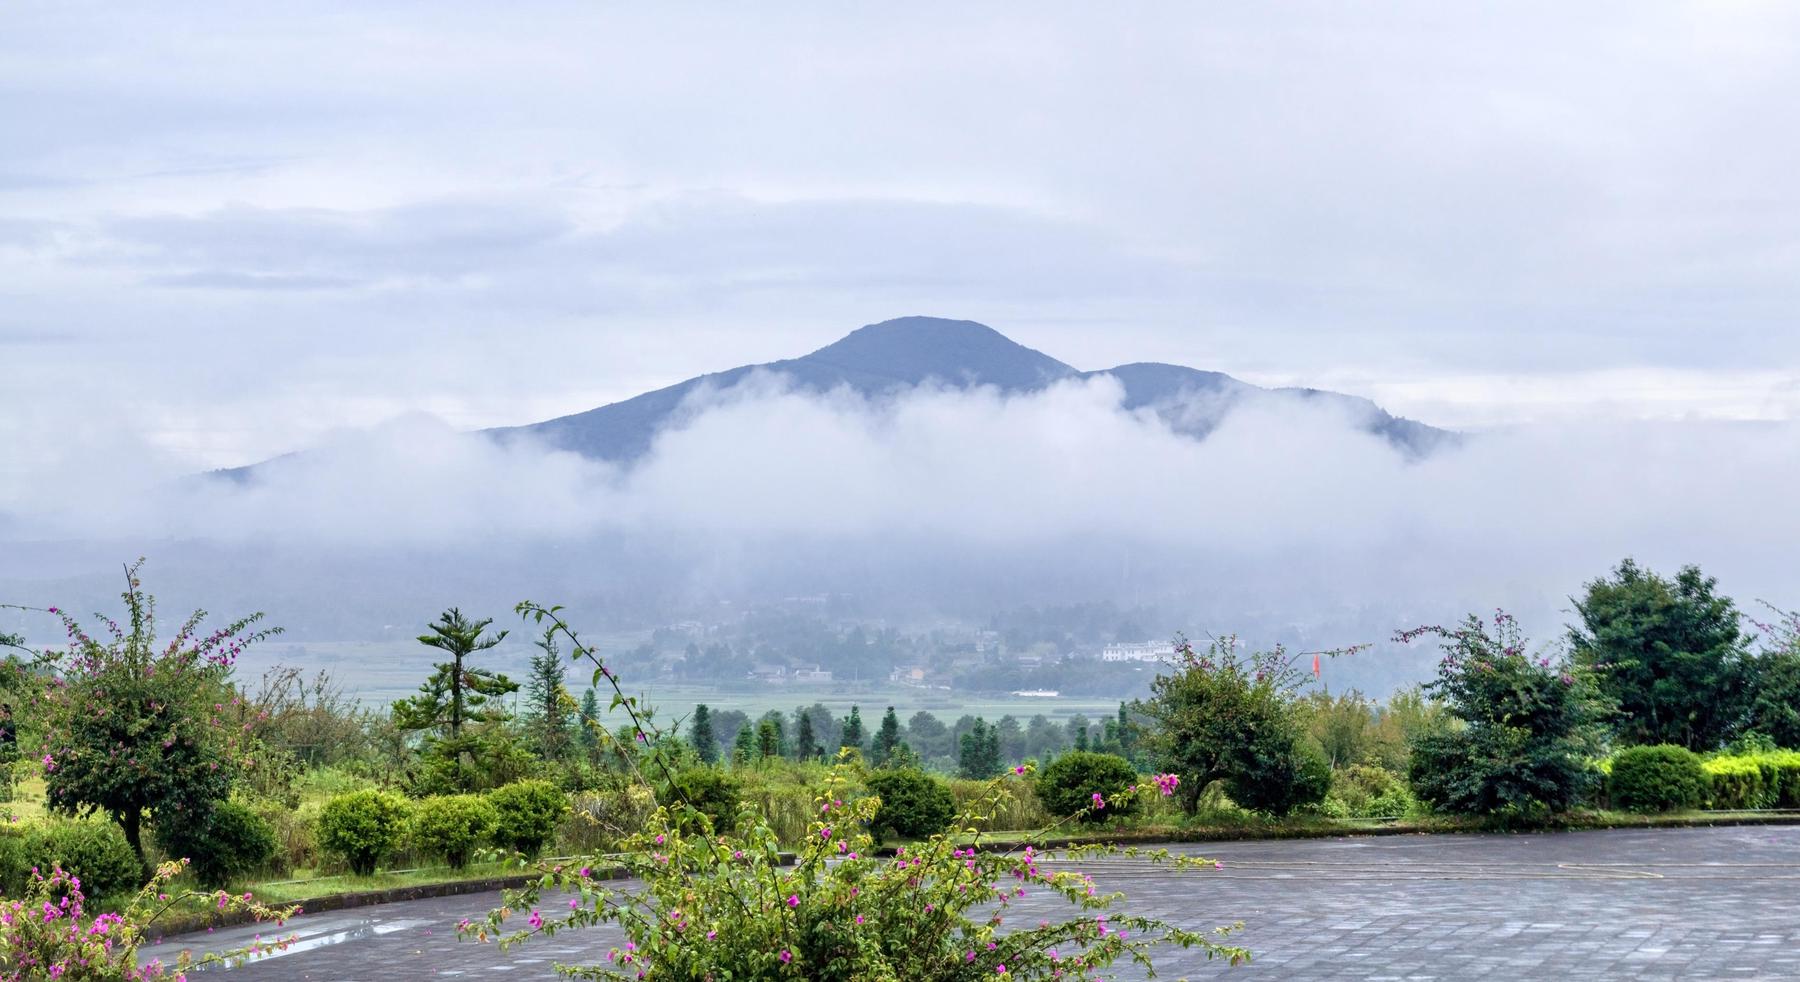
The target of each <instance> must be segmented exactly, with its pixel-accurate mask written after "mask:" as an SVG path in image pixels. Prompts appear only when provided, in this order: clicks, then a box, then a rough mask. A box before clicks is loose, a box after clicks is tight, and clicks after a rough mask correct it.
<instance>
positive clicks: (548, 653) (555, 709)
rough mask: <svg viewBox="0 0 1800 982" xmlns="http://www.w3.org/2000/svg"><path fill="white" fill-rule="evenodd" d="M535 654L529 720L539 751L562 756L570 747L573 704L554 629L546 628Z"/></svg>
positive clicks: (552, 756)
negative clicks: (570, 717) (564, 683)
mask: <svg viewBox="0 0 1800 982" xmlns="http://www.w3.org/2000/svg"><path fill="white" fill-rule="evenodd" d="M537 647H538V652H537V654H534V655H532V656H531V674H530V675H529V676H528V677H527V678H526V680H525V691H526V693H527V695H528V697H529V698H528V705H529V707H530V708H529V710H528V717H527V718H528V720H529V721H530V724H531V735H532V738H533V739H534V740H535V741H536V743H537V747H538V751H539V752H540V753H542V754H543V755H544V757H545V758H547V759H549V760H558V759H561V757H562V755H563V753H564V752H566V751H567V750H568V748H569V703H568V701H567V698H568V697H567V695H566V694H565V693H564V691H563V679H564V672H565V667H564V665H563V660H562V653H561V652H560V651H559V650H558V648H557V645H556V633H555V630H554V629H547V630H545V631H544V636H543V637H542V638H540V639H539V640H538V641H537Z"/></svg>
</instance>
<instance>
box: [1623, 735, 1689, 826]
mask: <svg viewBox="0 0 1800 982" xmlns="http://www.w3.org/2000/svg"><path fill="white" fill-rule="evenodd" d="M1608 789H1609V790H1610V791H1611V793H1612V803H1613V806H1614V807H1617V808H1623V809H1624V810H1626V811H1634V812H1667V811H1675V810H1677V809H1682V808H1693V807H1695V806H1697V805H1699V804H1700V801H1701V799H1702V798H1703V797H1705V795H1706V772H1705V771H1703V770H1701V767H1700V757H1699V755H1698V754H1695V753H1694V752H1693V751H1692V750H1689V749H1687V748H1686V747H1678V746H1675V745H1673V744H1666V743H1665V744H1661V745H1658V746H1654V747H1627V748H1625V749H1624V750H1621V751H1619V755H1618V756H1617V757H1615V758H1613V765H1612V777H1611V779H1610V782H1609V784H1608Z"/></svg>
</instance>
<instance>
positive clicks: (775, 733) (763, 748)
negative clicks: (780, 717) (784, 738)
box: [756, 716, 781, 760]
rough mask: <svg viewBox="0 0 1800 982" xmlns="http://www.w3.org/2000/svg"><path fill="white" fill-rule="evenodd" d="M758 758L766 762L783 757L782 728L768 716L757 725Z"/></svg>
mask: <svg viewBox="0 0 1800 982" xmlns="http://www.w3.org/2000/svg"><path fill="white" fill-rule="evenodd" d="M756 756H758V757H761V758H762V759H764V760H767V759H769V758H771V757H779V756H781V726H780V724H778V723H776V722H775V721H774V720H772V719H770V718H768V717H767V716H764V717H763V718H762V720H761V722H759V723H757V724H756Z"/></svg>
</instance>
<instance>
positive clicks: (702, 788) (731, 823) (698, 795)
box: [665, 765, 741, 832]
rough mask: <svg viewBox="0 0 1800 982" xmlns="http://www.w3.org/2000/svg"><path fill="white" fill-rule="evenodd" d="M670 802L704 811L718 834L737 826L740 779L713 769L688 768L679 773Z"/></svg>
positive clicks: (671, 784)
mask: <svg viewBox="0 0 1800 982" xmlns="http://www.w3.org/2000/svg"><path fill="white" fill-rule="evenodd" d="M669 791H670V794H669V795H666V796H665V797H668V798H670V800H681V801H686V802H687V803H688V804H690V805H693V806H694V807H695V808H697V809H699V810H700V813H701V814H702V815H705V816H706V817H707V819H708V820H709V821H711V822H712V827H713V829H714V830H715V831H718V832H727V831H730V830H731V829H733V828H736V827H737V820H738V808H739V807H740V798H739V794H740V793H741V786H740V785H739V783H738V781H737V779H736V778H733V777H732V776H731V775H730V774H727V773H725V771H724V770H723V769H722V768H718V767H713V766H710V765H708V766H701V767H687V768H683V769H682V770H679V771H676V772H675V778H674V780H673V781H672V782H671V783H670V788H669Z"/></svg>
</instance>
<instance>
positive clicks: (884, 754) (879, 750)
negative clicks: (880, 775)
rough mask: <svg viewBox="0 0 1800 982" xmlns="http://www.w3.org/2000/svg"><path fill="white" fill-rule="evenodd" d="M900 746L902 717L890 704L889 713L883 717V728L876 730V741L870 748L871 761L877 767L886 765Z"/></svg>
mask: <svg viewBox="0 0 1800 982" xmlns="http://www.w3.org/2000/svg"><path fill="white" fill-rule="evenodd" d="M898 746H900V717H899V716H897V715H895V713H894V707H892V706H889V707H888V708H887V715H886V716H883V717H881V729H879V730H876V731H875V743H874V744H873V745H872V746H871V747H870V748H869V757H870V760H871V762H872V763H873V764H874V765H875V766H876V767H881V766H883V765H885V764H886V763H887V761H888V758H889V757H891V756H893V753H894V749H895V748H896V747H898Z"/></svg>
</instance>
